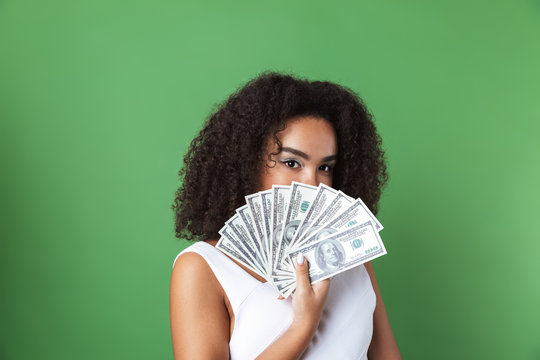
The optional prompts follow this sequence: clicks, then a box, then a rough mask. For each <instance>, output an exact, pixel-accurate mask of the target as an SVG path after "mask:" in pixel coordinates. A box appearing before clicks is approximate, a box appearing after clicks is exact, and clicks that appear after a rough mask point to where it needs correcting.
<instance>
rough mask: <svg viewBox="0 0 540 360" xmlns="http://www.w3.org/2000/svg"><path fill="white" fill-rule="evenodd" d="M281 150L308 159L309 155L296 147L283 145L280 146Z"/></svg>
mask: <svg viewBox="0 0 540 360" xmlns="http://www.w3.org/2000/svg"><path fill="white" fill-rule="evenodd" d="M281 151H286V152H290V153H291V154H294V155H296V156H300V157H301V158H304V159H306V160H309V155H308V154H306V153H305V152H303V151H300V150H298V149H294V148H292V147H283V148H281Z"/></svg>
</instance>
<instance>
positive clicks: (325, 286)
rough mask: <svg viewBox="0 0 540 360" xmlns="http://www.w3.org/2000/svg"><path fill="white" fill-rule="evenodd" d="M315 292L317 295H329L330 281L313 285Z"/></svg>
mask: <svg viewBox="0 0 540 360" xmlns="http://www.w3.org/2000/svg"><path fill="white" fill-rule="evenodd" d="M312 287H313V291H314V292H315V293H316V294H325V295H326V294H328V290H329V289H330V279H326V280H322V281H319V282H318V283H316V284H313V285H312Z"/></svg>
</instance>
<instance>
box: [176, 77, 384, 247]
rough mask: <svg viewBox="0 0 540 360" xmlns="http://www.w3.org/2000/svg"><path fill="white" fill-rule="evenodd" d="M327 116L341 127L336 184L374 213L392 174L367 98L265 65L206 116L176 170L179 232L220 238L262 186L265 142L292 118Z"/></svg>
mask: <svg viewBox="0 0 540 360" xmlns="http://www.w3.org/2000/svg"><path fill="white" fill-rule="evenodd" d="M301 116H313V117H318V118H324V119H325V120H327V121H328V122H330V123H331V124H332V126H333V127H334V129H335V131H336V136H337V143H338V158H337V161H336V166H335V168H334V174H333V179H332V186H333V187H334V188H335V189H338V190H342V191H343V192H344V193H346V194H347V195H350V196H352V197H355V198H357V197H360V198H362V200H363V201H364V202H365V204H366V205H367V206H368V207H369V208H370V209H371V211H372V212H373V213H374V214H376V213H377V210H378V201H379V198H380V195H381V191H382V188H383V186H384V185H385V184H386V182H387V181H388V174H387V171H386V164H385V157H384V152H383V150H382V148H381V138H380V136H379V135H378V133H377V130H376V128H375V125H374V123H373V119H372V115H371V114H370V113H369V112H368V110H367V108H366V106H365V105H364V103H363V101H362V100H361V99H360V98H359V97H358V96H357V95H356V94H355V93H354V92H353V91H352V90H350V89H349V88H346V87H344V86H341V85H337V84H335V83H331V82H327V81H309V80H306V79H300V78H297V77H293V76H291V75H287V74H280V73H275V72H265V73H262V74H261V75H260V76H258V77H256V78H255V79H252V80H251V81H249V82H248V83H247V84H245V85H244V86H243V87H241V88H240V89H239V90H237V91H236V92H235V93H233V94H232V95H231V96H230V97H229V98H228V99H227V100H226V101H225V102H224V103H223V104H222V105H221V106H219V107H218V109H217V111H216V112H215V113H214V114H212V115H211V116H210V117H209V118H208V120H207V121H206V122H205V124H204V126H203V129H202V130H201V131H200V133H199V135H198V136H196V137H195V138H194V139H193V140H192V142H191V144H190V147H189V149H188V151H187V153H186V155H185V157H184V166H183V167H182V169H181V170H180V172H179V173H178V174H179V176H180V180H181V181H182V183H181V186H180V187H179V188H178V190H177V191H176V193H175V195H176V197H175V199H174V203H173V205H172V209H173V211H174V214H175V223H176V224H175V235H176V237H178V238H183V239H187V240H191V241H193V240H206V239H210V238H218V237H219V235H218V231H219V230H220V229H221V228H222V227H223V225H224V224H225V222H226V221H227V220H228V219H229V218H230V217H231V216H232V215H234V213H235V210H236V209H237V208H239V207H240V206H242V205H244V203H245V199H244V196H246V195H248V194H251V193H254V192H256V191H258V190H260V189H259V188H258V187H259V174H260V172H261V170H262V166H263V165H262V164H264V161H263V160H264V159H265V158H266V157H268V158H270V156H271V155H270V154H265V153H264V152H265V150H266V145H267V144H268V141H269V139H273V140H274V141H275V142H276V144H277V146H278V153H279V152H280V151H281V149H282V148H281V143H280V142H279V139H278V137H277V133H278V132H279V131H281V130H283V129H285V127H286V124H287V121H288V120H289V119H292V118H295V117H301Z"/></svg>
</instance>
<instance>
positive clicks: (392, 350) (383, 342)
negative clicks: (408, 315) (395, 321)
mask: <svg viewBox="0 0 540 360" xmlns="http://www.w3.org/2000/svg"><path fill="white" fill-rule="evenodd" d="M364 265H365V267H366V270H367V272H368V274H369V277H370V279H371V285H372V286H373V290H374V291H375V295H376V296H377V302H376V305H375V312H374V314H373V337H372V338H371V344H370V345H369V350H368V357H369V359H375V360H376V359H385V360H387V359H390V360H392V359H401V354H400V353H399V348H398V346H397V343H396V339H395V338H394V333H393V332H392V327H391V326H390V321H389V320H388V314H387V313H386V308H385V307H384V302H383V299H382V296H381V292H380V290H379V285H378V284H377V278H376V277H375V269H373V265H371V262H367V263H365V264H364Z"/></svg>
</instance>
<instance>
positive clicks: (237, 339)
mask: <svg viewBox="0 0 540 360" xmlns="http://www.w3.org/2000/svg"><path fill="white" fill-rule="evenodd" d="M185 252H195V253H197V254H199V255H200V256H202V257H203V258H204V259H205V260H206V262H207V263H208V265H209V266H210V268H211V269H212V271H213V272H214V274H215V276H216V278H217V280H218V281H219V283H220V285H221V287H222V288H223V290H224V291H225V293H226V294H227V297H228V299H229V302H230V304H231V307H232V310H233V312H234V316H235V323H234V329H233V333H232V336H231V339H230V342H229V351H230V356H231V359H232V360H243V359H249V360H251V359H254V358H256V357H257V356H258V355H259V354H260V353H261V352H262V351H263V350H264V349H266V347H268V345H270V344H271V343H272V342H273V341H274V340H276V339H277V338H278V337H279V336H280V335H282V334H283V333H284V332H285V331H286V330H287V329H288V328H289V326H290V324H291V323H292V319H293V311H292V299H291V297H290V296H289V298H287V299H285V300H277V297H278V296H279V294H278V293H277V292H276V291H275V290H274V288H273V287H272V286H271V285H270V284H269V283H267V282H265V283H262V282H260V281H258V280H257V279H255V278H254V277H253V276H251V275H250V274H249V273H247V272H246V271H245V270H244V269H242V268H241V267H240V266H238V265H237V264H236V263H235V262H234V261H232V260H231V259H229V258H228V257H227V256H226V255H225V254H223V253H222V252H221V251H220V250H218V249H216V248H215V247H214V246H212V245H210V244H208V243H206V242H204V241H200V242H197V243H195V244H193V245H191V246H189V247H187V248H186V249H185V250H184V251H182V252H181V253H180V254H178V256H176V259H174V262H176V260H177V259H178V257H179V256H180V255H182V254H183V253H185ZM173 267H174V263H173ZM374 310H375V292H374V291H373V287H372V286H371V280H370V278H369V274H368V273H367V271H366V269H365V267H364V265H360V266H357V267H355V268H353V269H350V270H347V271H345V272H342V273H340V274H337V275H336V276H334V277H333V278H332V280H331V282H330V290H329V293H328V298H327V300H326V305H325V308H324V311H323V314H322V317H321V320H320V322H319V327H318V329H317V331H316V333H315V336H314V337H313V339H312V340H311V343H310V344H309V346H308V348H307V349H306V351H305V352H304V354H303V355H302V359H309V360H314V359H340V360H341V359H344V360H346V359H355V360H356V359H367V351H368V347H369V344H370V342H371V336H372V333H373V311H374Z"/></svg>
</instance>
